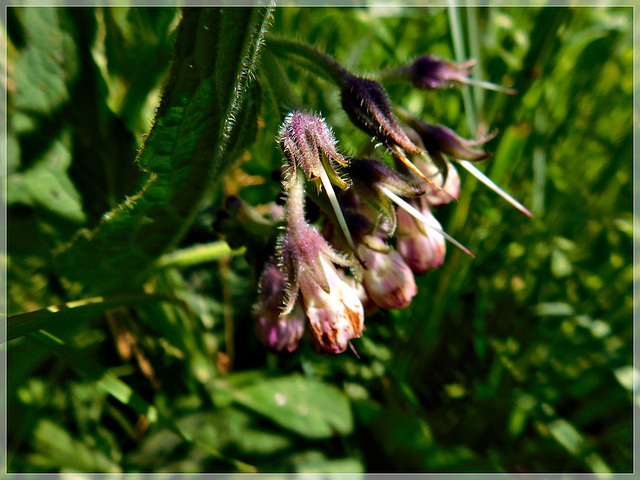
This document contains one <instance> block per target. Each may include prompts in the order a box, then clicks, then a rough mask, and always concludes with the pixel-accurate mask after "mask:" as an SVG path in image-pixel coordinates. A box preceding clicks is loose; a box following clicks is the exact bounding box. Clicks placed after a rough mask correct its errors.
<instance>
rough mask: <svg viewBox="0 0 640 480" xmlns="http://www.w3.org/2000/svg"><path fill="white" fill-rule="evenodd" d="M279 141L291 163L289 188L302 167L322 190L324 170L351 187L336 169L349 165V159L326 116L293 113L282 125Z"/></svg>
mask: <svg viewBox="0 0 640 480" xmlns="http://www.w3.org/2000/svg"><path fill="white" fill-rule="evenodd" d="M278 141H279V143H280V148H281V149H282V151H283V152H284V154H285V156H286V157H287V161H288V162H289V169H288V171H286V172H284V173H285V186H286V188H288V185H289V184H290V182H291V179H292V178H295V175H296V170H297V168H298V167H300V168H301V169H302V170H303V171H304V173H305V175H306V176H307V179H308V180H309V181H314V182H315V183H316V186H317V187H318V190H320V184H321V179H322V170H324V171H325V172H326V173H327V176H328V177H329V179H330V180H331V182H333V183H334V184H335V185H337V186H338V187H340V188H342V189H346V188H348V187H349V184H348V183H347V182H346V181H345V180H344V179H343V178H341V177H340V176H339V175H338V174H337V173H336V171H335V167H336V164H337V165H338V166H346V165H348V164H349V162H348V161H347V160H346V159H345V158H344V157H343V156H342V155H341V154H340V153H339V152H338V150H337V148H336V139H335V137H334V136H333V132H332V131H331V128H329V126H328V125H327V124H326V123H325V121H324V119H322V118H320V117H316V116H314V115H311V114H308V113H303V112H293V113H290V114H289V115H288V116H287V118H286V119H285V121H284V123H283V124H282V126H281V127H280V134H279V138H278Z"/></svg>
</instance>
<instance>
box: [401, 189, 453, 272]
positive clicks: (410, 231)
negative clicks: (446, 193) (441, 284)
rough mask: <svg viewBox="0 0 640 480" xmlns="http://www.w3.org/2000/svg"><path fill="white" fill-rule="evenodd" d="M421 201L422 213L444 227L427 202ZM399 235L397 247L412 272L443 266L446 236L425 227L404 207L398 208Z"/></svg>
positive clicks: (437, 225)
mask: <svg viewBox="0 0 640 480" xmlns="http://www.w3.org/2000/svg"><path fill="white" fill-rule="evenodd" d="M421 200H424V199H421ZM421 203H422V205H421V208H420V210H421V212H422V214H423V215H424V216H425V217H426V218H427V219H428V220H429V222H430V223H432V225H434V226H435V227H437V228H439V229H442V226H441V225H440V223H439V222H438V220H436V219H435V217H434V216H433V214H432V213H431V211H430V210H429V207H428V205H427V204H426V202H425V201H422V202H421ZM397 237H398V239H397V242H396V248H397V249H398V252H399V253H400V255H402V258H403V259H404V261H405V262H406V263H407V265H408V266H409V268H410V269H411V271H412V272H414V273H418V274H420V273H425V272H426V271H428V270H431V269H434V268H438V267H441V266H442V264H443V263H444V255H445V252H446V244H445V238H444V237H443V236H442V235H440V234H438V233H436V232H434V231H431V230H429V229H425V228H424V227H423V225H421V224H420V223H419V222H416V220H415V219H414V218H413V217H412V216H411V215H409V213H407V212H406V211H405V210H402V209H399V210H398V235H397Z"/></svg>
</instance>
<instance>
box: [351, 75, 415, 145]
mask: <svg viewBox="0 0 640 480" xmlns="http://www.w3.org/2000/svg"><path fill="white" fill-rule="evenodd" d="M340 98H341V100H342V108H343V109H344V111H345V112H346V113H347V115H349V118H350V119H351V121H352V122H353V123H354V124H355V125H356V126H357V127H359V128H360V129H362V130H363V131H364V132H365V133H368V134H369V135H371V136H372V137H375V138H377V139H378V141H380V142H381V143H382V144H383V145H384V146H386V147H387V148H389V150H391V151H392V152H393V151H394V150H395V147H400V148H402V149H404V150H405V151H406V152H408V153H415V154H418V153H421V151H420V148H419V147H418V146H417V145H415V144H414V143H413V142H412V141H411V140H410V139H409V137H407V134H406V133H405V132H404V130H402V128H401V127H400V125H398V121H397V119H396V117H395V115H394V114H393V111H392V109H391V104H390V103H389V98H388V97H387V92H385V90H384V88H382V86H381V85H380V84H379V83H377V82H375V81H373V80H368V79H366V78H361V77H356V76H355V75H350V74H349V75H345V77H344V80H343V83H342V87H341V91H340Z"/></svg>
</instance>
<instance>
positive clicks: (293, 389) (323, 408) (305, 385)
mask: <svg viewBox="0 0 640 480" xmlns="http://www.w3.org/2000/svg"><path fill="white" fill-rule="evenodd" d="M216 383H217V385H218V387H219V388H223V389H225V390H228V393H229V394H230V395H231V397H232V398H233V400H234V401H235V402H237V403H239V404H240V405H242V406H244V407H246V408H249V409H250V410H253V411H254V412H256V413H258V414H260V415H263V416H264V417H267V418H268V419H270V420H272V421H273V422H275V423H277V424H278V425H280V426H281V427H284V428H286V429H288V430H291V431H293V432H296V433H297V434H298V435H301V436H303V437H307V438H329V437H332V436H333V435H348V434H350V433H351V432H352V431H353V418H352V415H351V408H350V406H349V401H348V400H347V398H346V397H345V395H344V394H343V393H342V392H340V391H339V390H338V389H336V388H335V387H333V386H331V385H327V384H325V383H322V382H319V381H317V380H313V379H310V378H305V377H302V376H300V375H292V376H289V377H283V378H276V379H264V380H262V381H258V382H256V383H251V384H249V385H245V386H242V387H235V388H234V387H230V385H229V384H228V383H226V384H223V383H222V382H219V384H218V382H216Z"/></svg>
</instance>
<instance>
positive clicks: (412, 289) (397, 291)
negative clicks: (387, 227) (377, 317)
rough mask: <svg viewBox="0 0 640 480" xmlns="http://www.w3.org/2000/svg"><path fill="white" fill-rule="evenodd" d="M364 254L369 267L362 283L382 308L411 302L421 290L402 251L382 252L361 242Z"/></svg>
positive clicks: (361, 253) (395, 306)
mask: <svg viewBox="0 0 640 480" xmlns="http://www.w3.org/2000/svg"><path fill="white" fill-rule="evenodd" d="M359 250H360V255H361V256H362V259H363V260H364V261H365V263H366V265H367V268H366V269H365V270H364V273H363V275H362V284H363V285H364V289H365V291H366V292H367V295H368V296H369V298H370V299H371V300H372V301H373V302H374V303H375V304H376V305H378V306H379V307H380V308H384V309H385V310H389V309H392V308H395V309H401V308H404V307H406V306H407V305H409V304H410V303H411V299H412V298H413V297H414V296H415V295H416V293H418V289H417V287H416V282H415V279H414V278H413V273H412V272H411V269H410V268H409V267H408V266H407V264H406V263H405V261H404V260H403V258H402V256H401V255H400V253H398V252H397V251H396V250H390V251H389V252H388V253H381V252H376V251H373V250H370V249H368V248H366V247H365V246H364V245H361V246H360V248H359Z"/></svg>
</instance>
